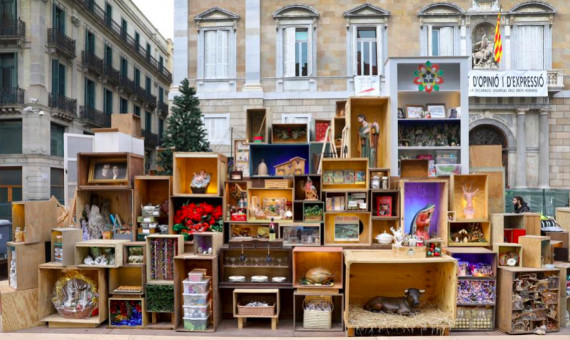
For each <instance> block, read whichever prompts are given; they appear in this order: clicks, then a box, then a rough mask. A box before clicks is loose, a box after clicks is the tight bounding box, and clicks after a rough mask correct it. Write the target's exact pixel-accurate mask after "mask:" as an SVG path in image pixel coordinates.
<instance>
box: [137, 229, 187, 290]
mask: <svg viewBox="0 0 570 340" xmlns="http://www.w3.org/2000/svg"><path fill="white" fill-rule="evenodd" d="M169 240H170V242H171V243H172V244H173V249H172V253H170V254H165V255H167V256H168V257H170V258H169V259H167V261H164V260H162V261H160V262H161V265H160V268H158V269H160V270H162V268H165V269H166V275H164V274H163V273H155V271H156V269H153V268H154V267H155V266H156V265H157V263H155V262H158V261H159V260H158V259H156V257H157V256H158V254H157V253H156V252H155V250H154V245H156V247H157V249H158V248H159V247H161V246H162V245H163V244H164V242H169ZM183 252H184V236H182V235H149V236H147V237H146V254H145V255H146V261H145V262H146V282H147V284H172V283H173V280H174V258H175V257H176V256H177V255H180V254H182V253H183Z"/></svg>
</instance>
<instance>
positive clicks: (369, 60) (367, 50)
mask: <svg viewBox="0 0 570 340" xmlns="http://www.w3.org/2000/svg"><path fill="white" fill-rule="evenodd" d="M377 51H378V49H377V42H376V28H375V27H366V28H364V27H360V28H358V29H357V30H356V74H357V75H359V76H376V75H378V58H377V54H376V53H377Z"/></svg>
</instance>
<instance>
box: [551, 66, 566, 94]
mask: <svg viewBox="0 0 570 340" xmlns="http://www.w3.org/2000/svg"><path fill="white" fill-rule="evenodd" d="M547 75H548V91H549V92H559V91H562V90H563V89H564V71H562V70H549V71H548V73H547Z"/></svg>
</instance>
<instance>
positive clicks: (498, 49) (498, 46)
mask: <svg viewBox="0 0 570 340" xmlns="http://www.w3.org/2000/svg"><path fill="white" fill-rule="evenodd" d="M494 51H495V62H496V63H497V64H498V63H499V62H500V61H501V57H502V56H503V43H502V41H501V9H500V8H499V15H498V16H497V25H496V26H495V46H494Z"/></svg>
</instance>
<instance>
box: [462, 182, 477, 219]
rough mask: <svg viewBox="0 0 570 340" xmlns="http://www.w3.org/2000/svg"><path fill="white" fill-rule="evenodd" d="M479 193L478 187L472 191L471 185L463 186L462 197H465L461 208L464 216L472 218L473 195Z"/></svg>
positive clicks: (473, 213)
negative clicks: (463, 205)
mask: <svg viewBox="0 0 570 340" xmlns="http://www.w3.org/2000/svg"><path fill="white" fill-rule="evenodd" d="M478 193H479V189H477V190H475V191H473V189H472V188H471V187H466V186H465V185H464V186H463V197H464V198H465V208H463V214H465V218H467V219H473V217H474V216H475V208H474V207H473V197H475V196H476V195H477V194H478Z"/></svg>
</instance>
